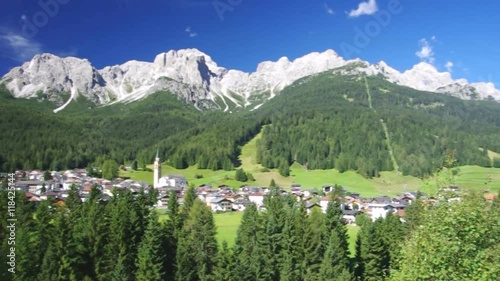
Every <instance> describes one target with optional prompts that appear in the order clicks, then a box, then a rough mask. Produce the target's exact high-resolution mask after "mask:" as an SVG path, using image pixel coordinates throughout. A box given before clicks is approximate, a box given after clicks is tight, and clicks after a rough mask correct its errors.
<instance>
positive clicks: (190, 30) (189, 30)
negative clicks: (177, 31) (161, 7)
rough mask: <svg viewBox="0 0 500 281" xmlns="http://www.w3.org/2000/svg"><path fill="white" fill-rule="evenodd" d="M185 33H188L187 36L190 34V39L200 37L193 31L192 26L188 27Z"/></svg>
mask: <svg viewBox="0 0 500 281" xmlns="http://www.w3.org/2000/svg"><path fill="white" fill-rule="evenodd" d="M185 31H186V33H187V34H189V37H196V36H198V33H196V32H193V30H192V29H191V26H188V27H186V30H185Z"/></svg>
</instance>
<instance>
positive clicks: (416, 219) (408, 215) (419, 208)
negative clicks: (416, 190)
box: [404, 195, 425, 232]
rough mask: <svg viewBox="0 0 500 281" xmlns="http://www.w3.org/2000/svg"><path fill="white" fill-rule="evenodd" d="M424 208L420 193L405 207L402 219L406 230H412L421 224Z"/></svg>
mask: <svg viewBox="0 0 500 281" xmlns="http://www.w3.org/2000/svg"><path fill="white" fill-rule="evenodd" d="M424 210H425V206H424V203H423V202H422V199H421V198H420V195H419V196H417V198H416V199H415V201H413V202H412V203H411V204H410V205H408V207H406V209H405V217H404V220H405V221H406V223H405V226H406V229H407V232H412V231H414V230H415V229H417V228H418V227H419V226H420V225H421V224H422V222H423V213H424Z"/></svg>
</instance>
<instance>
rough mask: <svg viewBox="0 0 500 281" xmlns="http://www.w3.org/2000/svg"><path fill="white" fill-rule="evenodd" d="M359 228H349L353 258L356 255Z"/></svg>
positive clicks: (349, 226) (350, 248)
mask: <svg viewBox="0 0 500 281" xmlns="http://www.w3.org/2000/svg"><path fill="white" fill-rule="evenodd" d="M358 231H359V226H352V225H348V226H347V234H348V235H349V252H350V254H351V257H354V255H355V254H356V236H357V235H358Z"/></svg>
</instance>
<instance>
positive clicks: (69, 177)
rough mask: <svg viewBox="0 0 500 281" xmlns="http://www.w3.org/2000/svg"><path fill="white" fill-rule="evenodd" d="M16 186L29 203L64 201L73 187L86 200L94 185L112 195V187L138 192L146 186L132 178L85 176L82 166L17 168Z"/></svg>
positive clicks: (104, 193) (146, 185)
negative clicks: (44, 169)
mask: <svg viewBox="0 0 500 281" xmlns="http://www.w3.org/2000/svg"><path fill="white" fill-rule="evenodd" d="M14 180H15V187H16V189H17V190H22V191H24V192H25V195H26V197H28V200H29V201H31V202H39V201H42V200H47V199H48V198H49V197H50V198H52V199H53V200H54V201H55V202H64V200H65V199H66V198H67V197H68V192H69V191H70V190H71V189H72V188H73V189H76V190H77V191H78V192H79V195H80V198H81V199H82V201H85V200H86V199H87V198H88V197H89V194H90V191H91V189H92V187H93V186H97V187H98V188H99V189H100V190H101V192H102V193H103V197H105V198H106V197H111V196H113V194H112V191H113V189H115V188H117V189H130V190H132V191H133V192H134V191H137V192H138V191H140V190H141V189H142V188H145V189H147V188H148V187H149V185H148V184H147V183H146V182H141V181H135V180H131V179H126V180H124V179H121V178H117V179H114V180H113V181H110V180H106V179H103V178H95V177H91V176H90V175H88V173H87V170H85V169H75V170H67V171H63V172H57V171H52V172H47V171H40V170H31V171H21V170H19V171H16V172H15V173H14Z"/></svg>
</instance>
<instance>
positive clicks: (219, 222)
mask: <svg viewBox="0 0 500 281" xmlns="http://www.w3.org/2000/svg"><path fill="white" fill-rule="evenodd" d="M242 216H243V212H231V213H220V214H214V220H215V225H216V226H217V236H216V237H217V241H219V244H221V243H222V241H226V242H227V244H228V245H229V247H232V246H233V245H234V240H235V239H236V232H237V231H238V227H239V226H240V221H241V217H242Z"/></svg>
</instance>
